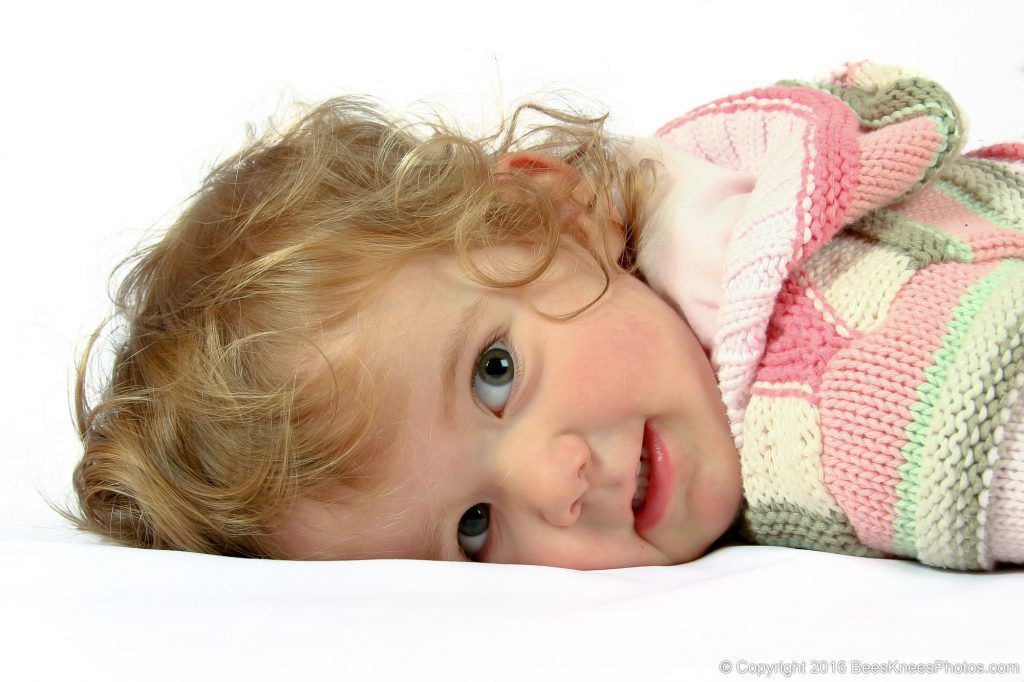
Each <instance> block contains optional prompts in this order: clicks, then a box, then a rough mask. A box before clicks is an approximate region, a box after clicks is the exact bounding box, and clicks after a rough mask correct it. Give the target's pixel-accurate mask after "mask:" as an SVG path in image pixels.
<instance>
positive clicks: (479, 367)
mask: <svg viewBox="0 0 1024 682" xmlns="http://www.w3.org/2000/svg"><path fill="white" fill-rule="evenodd" d="M515 375H516V363H515V354H514V353H513V351H512V349H511V348H509V347H508V346H506V345H505V343H504V342H502V341H497V342H494V343H490V344H489V345H488V346H487V347H486V348H485V349H484V351H483V353H481V354H480V357H479V358H478V359H477V362H476V369H475V370H474V372H473V393H474V395H476V396H477V397H478V398H479V399H480V402H482V403H483V404H484V405H486V406H487V408H488V409H490V410H491V411H492V412H494V413H495V414H496V415H497V416H499V417H500V416H501V415H502V413H503V412H504V411H505V406H506V404H507V403H508V400H509V397H510V395H511V392H512V386H513V384H514V380H515Z"/></svg>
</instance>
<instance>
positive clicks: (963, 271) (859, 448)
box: [819, 263, 998, 552]
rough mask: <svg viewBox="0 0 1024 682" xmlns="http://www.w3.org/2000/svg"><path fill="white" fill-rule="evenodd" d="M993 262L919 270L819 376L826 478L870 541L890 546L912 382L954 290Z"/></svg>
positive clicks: (949, 309)
mask: <svg viewBox="0 0 1024 682" xmlns="http://www.w3.org/2000/svg"><path fill="white" fill-rule="evenodd" d="M996 265H998V263H995V264H993V263H985V264H978V265H972V266H967V267H964V266H962V265H957V266H956V267H953V266H952V265H941V264H940V265H935V266H931V267H928V268H925V269H924V270H921V271H920V272H918V273H917V274H915V275H914V276H913V277H911V278H910V280H908V282H907V284H906V285H904V287H903V289H902V290H901V291H900V293H899V295H898V296H897V298H896V300H895V301H893V304H892V307H891V309H890V312H889V314H888V315H887V321H886V322H884V323H883V324H882V326H880V327H879V328H878V329H877V330H876V332H875V333H873V334H872V335H870V336H868V337H861V338H859V339H855V340H854V341H853V342H852V343H851V345H850V346H849V348H847V349H845V350H843V351H840V352H839V353H838V354H837V355H836V358H835V361H834V362H833V365H832V367H830V369H829V371H828V372H827V373H826V375H825V377H824V378H823V380H822V384H821V402H820V403H819V406H820V413H821V431H822V439H823V444H824V448H823V449H824V452H823V455H822V468H823V472H824V479H825V486H826V487H827V488H828V490H829V492H830V493H831V494H832V496H833V497H834V498H835V500H836V503H837V504H838V505H839V506H840V508H842V509H843V511H844V512H845V513H846V514H847V516H848V517H849V519H850V523H851V524H852V525H853V527H854V528H855V529H856V530H857V536H858V538H859V540H860V541H861V542H862V543H864V544H865V545H868V546H869V547H873V548H875V549H879V550H882V551H885V552H891V551H893V522H894V521H895V519H896V513H895V510H894V505H895V504H896V502H897V501H898V499H899V495H898V493H897V490H896V486H897V485H898V484H899V482H900V473H899V469H900V467H901V466H902V465H903V464H904V463H905V461H906V459H905V457H904V449H905V448H906V447H907V443H908V440H907V435H908V431H907V429H908V426H910V425H911V424H912V423H913V422H914V421H915V414H914V412H913V411H912V410H911V408H912V407H914V406H915V405H918V403H920V402H921V397H920V396H919V394H918V389H919V387H920V386H921V385H922V384H924V383H925V381H926V378H927V377H926V374H925V371H926V370H927V369H928V368H929V367H932V365H933V364H934V354H935V351H936V350H938V349H939V348H940V347H941V345H942V338H943V336H944V335H945V334H946V332H947V328H948V325H949V322H950V321H951V320H952V319H953V316H954V312H955V310H956V308H957V306H958V305H959V299H960V297H961V296H962V295H963V294H964V293H965V292H966V291H967V290H968V288H970V287H971V286H972V285H974V284H975V283H977V282H978V281H979V280H981V279H982V278H983V277H984V276H985V275H987V274H988V273H989V272H990V271H991V270H993V269H994V268H995V266H996ZM918 410H920V406H919V407H918Z"/></svg>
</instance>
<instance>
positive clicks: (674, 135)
mask: <svg viewBox="0 0 1024 682" xmlns="http://www.w3.org/2000/svg"><path fill="white" fill-rule="evenodd" d="M797 131H803V133H802V135H800V136H797V137H795V138H794V134H793V133H794V132H797ZM858 134H859V122H858V120H857V117H856V115H855V114H854V112H853V110H852V109H850V108H849V107H848V106H847V105H846V104H845V103H843V102H842V101H841V100H839V99H838V98H837V97H834V96H833V95H830V94H828V93H826V92H823V91H820V90H814V89H811V88H793V87H790V88H786V87H777V88H764V89H760V90H753V91H751V92H749V93H745V94H743V95H740V96H738V97H729V98H723V99H720V100H717V101H715V102H712V103H711V104H709V105H706V106H704V107H701V108H699V109H696V110H695V111H693V112H691V113H690V114H687V115H686V116H683V117H681V118H678V119H676V120H674V121H671V122H670V123H668V124H666V125H665V126H663V127H662V128H661V129H660V130H659V131H658V132H657V135H658V136H659V137H663V138H665V140H666V141H667V142H669V143H670V144H673V145H674V146H676V147H678V148H680V149H682V150H683V151H686V152H689V153H692V154H696V155H698V156H701V157H703V158H705V159H707V160H709V161H711V162H713V163H716V164H719V165H722V166H725V167H728V168H733V169H741V170H745V171H749V172H753V173H756V174H758V175H759V178H760V180H759V182H758V186H757V188H756V189H755V191H754V192H753V193H752V195H751V199H750V204H749V205H748V212H747V215H746V216H744V218H743V219H742V220H741V221H740V223H739V224H738V225H737V228H736V230H735V232H734V242H736V243H738V244H740V245H741V248H738V249H736V250H735V252H734V253H733V254H732V255H731V256H730V258H729V260H728V261H727V263H726V264H725V269H724V273H723V274H724V281H725V282H726V284H725V288H724V290H723V292H722V305H721V308H720V313H719V320H720V323H719V328H718V329H717V330H716V332H715V336H714V340H713V343H712V365H713V366H714V367H715V370H716V372H717V373H718V378H719V383H720V386H721V389H722V398H723V402H724V403H725V405H726V409H727V412H728V416H729V422H730V424H731V425H732V430H733V437H734V439H735V441H736V445H737V447H742V443H743V415H744V412H745V410H746V406H747V402H748V401H749V390H750V386H751V385H752V384H753V383H754V378H755V375H756V372H757V366H758V362H759V361H760V359H761V355H762V350H763V348H764V341H765V334H766V328H767V326H768V320H769V318H770V316H771V314H772V310H773V308H774V303H775V297H776V295H777V293H778V291H779V289H780V288H781V287H782V283H783V281H784V280H785V279H786V276H787V274H788V269H789V267H790V266H791V267H795V266H796V265H798V264H799V263H800V262H802V261H803V260H805V259H806V258H807V257H808V256H809V255H810V254H811V253H813V252H814V251H815V250H816V249H817V248H818V247H819V246H820V245H821V244H822V243H823V242H825V241H827V240H828V239H830V238H831V237H832V235H833V234H834V233H835V232H836V231H837V230H838V229H839V228H840V227H841V226H842V222H843V217H844V216H845V214H846V212H847V208H848V206H849V202H850V197H851V194H852V188H853V186H854V185H855V184H856V177H857V175H858V168H859V163H858V157H859V150H858V147H857V136H858ZM794 139H796V140H798V144H794ZM738 150H743V151H742V152H740V151H738ZM751 292H757V294H756V296H752V295H751Z"/></svg>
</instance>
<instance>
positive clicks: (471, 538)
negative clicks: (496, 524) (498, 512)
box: [459, 502, 491, 559]
mask: <svg viewBox="0 0 1024 682" xmlns="http://www.w3.org/2000/svg"><path fill="white" fill-rule="evenodd" d="M490 525H491V507H490V505H488V504H485V503H483V502H481V503H480V504H474V505H473V506H472V507H470V508H469V509H468V510H467V511H466V513H465V514H463V515H462V518H461V519H459V547H461V548H462V551H463V552H464V553H465V554H466V556H467V557H469V558H470V559H472V558H474V557H475V556H476V555H477V554H479V553H480V551H481V550H482V549H483V548H484V545H485V544H487V528H488V527H489V526H490Z"/></svg>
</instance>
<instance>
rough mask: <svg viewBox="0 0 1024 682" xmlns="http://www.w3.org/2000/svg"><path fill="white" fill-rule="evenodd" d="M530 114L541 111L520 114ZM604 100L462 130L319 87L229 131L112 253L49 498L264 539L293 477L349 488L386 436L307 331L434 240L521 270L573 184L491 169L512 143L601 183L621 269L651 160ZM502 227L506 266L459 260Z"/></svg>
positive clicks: (368, 387)
mask: <svg viewBox="0 0 1024 682" xmlns="http://www.w3.org/2000/svg"><path fill="white" fill-rule="evenodd" d="M530 116H533V117H544V118H545V119H546V120H544V121H541V122H539V123H535V124H533V125H529V126H526V129H525V130H521V128H523V123H522V121H523V119H525V118H528V117H530ZM605 120H606V116H599V117H589V116H585V115H582V114H580V113H577V112H574V111H570V110H562V109H558V108H552V107H546V106H542V105H539V104H534V103H528V104H523V105H521V106H519V107H517V108H516V109H515V111H514V113H513V115H512V117H511V119H510V120H504V121H503V122H502V124H501V126H500V129H499V130H498V132H496V133H495V134H493V135H490V136H486V137H481V138H476V139H474V138H471V137H469V136H467V135H465V134H462V133H461V132H460V131H459V130H458V129H456V128H455V127H453V125H451V124H448V123H445V122H443V121H442V120H441V119H440V118H422V119H420V120H417V121H415V122H409V121H408V120H405V119H400V118H397V117H393V116H392V115H390V114H387V113H385V111H384V110H383V108H382V107H381V106H380V105H379V104H377V103H376V102H375V101H373V100H370V99H367V98H361V97H340V98H336V99H332V100H328V101H326V102H324V103H322V104H320V105H318V106H315V107H313V108H312V109H310V110H309V111H308V112H307V113H306V114H305V115H303V116H301V117H300V118H299V119H298V120H297V121H295V122H294V123H293V124H292V125H290V126H288V127H286V128H285V129H284V130H283V131H280V132H279V131H276V130H274V129H270V130H268V131H267V132H266V133H264V134H262V135H261V136H258V137H256V136H251V139H250V141H249V143H248V144H247V145H246V146H245V147H244V148H243V149H242V150H241V151H239V152H238V153H236V154H235V155H233V156H231V157H230V158H228V159H226V160H225V161H223V162H221V163H220V164H218V165H217V166H215V167H214V168H213V169H212V171H211V172H210V173H209V175H208V176H207V177H206V179H205V181H204V182H203V183H202V186H201V187H200V188H199V190H198V191H197V192H196V193H195V194H194V195H193V196H192V197H190V199H189V201H188V203H187V205H186V208H185V209H184V210H183V212H182V213H181V215H180V216H179V217H178V219H177V220H176V221H175V222H174V224H173V225H172V226H171V227H170V228H169V229H168V230H167V232H166V233H165V234H164V235H163V237H162V238H161V239H160V240H159V241H158V242H156V243H154V244H152V245H149V246H145V247H143V246H140V247H139V248H138V249H137V250H136V251H135V252H134V253H132V254H131V255H129V256H128V257H127V258H126V259H125V260H124V261H123V262H122V263H121V264H120V266H119V268H118V269H117V270H115V274H116V273H117V272H118V271H119V270H120V269H121V268H122V267H126V266H130V269H129V270H128V272H127V274H126V276H125V277H124V279H123V280H122V282H121V284H120V287H119V288H118V289H117V293H116V296H115V298H114V305H115V308H114V313H113V315H112V317H111V319H115V318H119V319H121V320H123V328H122V334H121V336H120V338H119V339H118V340H117V341H116V342H115V343H114V346H113V351H114V356H113V366H112V371H111V372H110V373H109V376H108V377H107V378H106V379H107V380H106V381H104V382H103V383H102V384H101V386H100V387H99V389H98V390H95V391H93V394H94V395H96V396H97V399H96V401H95V403H94V404H90V402H89V400H88V396H87V394H88V393H90V391H89V388H90V387H91V384H90V382H89V381H87V369H88V368H89V367H90V366H92V365H94V364H95V362H96V356H97V355H98V352H99V347H100V346H99V344H98V342H99V340H100V338H101V336H102V331H103V329H104V328H105V327H106V326H107V324H109V321H110V320H109V319H108V321H107V322H105V323H104V324H102V325H100V327H99V328H97V330H96V331H95V333H94V334H93V335H92V337H91V338H90V340H89V342H88V344H87V345H86V347H85V350H84V352H83V354H82V356H81V358H80V359H79V360H78V362H77V365H76V381H75V394H74V409H75V414H76V422H77V429H78V433H79V435H80V438H81V441H82V445H83V449H84V453H83V456H82V459H81V460H80V461H79V462H78V464H77V466H76V468H75V470H74V476H73V486H74V492H75V495H76V498H77V503H78V510H73V511H72V510H62V509H57V511H58V512H59V513H61V514H62V515H63V516H64V517H65V518H67V519H68V520H70V521H71V522H72V523H74V524H75V525H76V527H77V528H79V529H80V530H84V531H88V532H92V533H97V534H100V535H102V536H105V537H107V538H110V539H112V540H114V541H116V542H118V543H121V544H124V545H128V546H133V547H150V548H166V549H179V550H187V551H195V552H205V553H213V554H224V555H232V556H252V557H273V556H275V550H274V542H273V538H272V537H271V533H270V532H269V531H268V528H270V527H271V525H272V522H273V519H274V518H275V516H276V515H277V514H278V513H279V512H280V511H281V510H282V509H284V508H286V507H287V506H288V505H290V504H291V503H292V502H293V501H294V500H295V499H296V498H297V497H298V496H299V495H305V494H310V493H311V492H313V491H316V490H317V489H319V488H321V487H322V486H325V485H327V484H329V483H330V482H332V481H335V482H336V481H341V482H344V483H346V484H347V485H350V486H353V487H355V488H357V489H365V490H371V489H372V487H373V482H372V479H371V478H370V477H368V476H365V475H364V474H363V468H362V465H363V464H364V463H365V462H366V461H367V459H368V458H370V457H372V456H373V455H374V454H375V453H379V452H381V451H382V450H384V449H386V447H387V444H388V442H389V433H388V432H387V431H386V430H385V429H383V428H380V427H378V426H375V425H374V420H373V415H374V413H375V411H376V409H377V406H378V404H379V403H378V400H379V396H378V394H377V392H376V391H375V387H374V377H373V375H372V372H371V371H370V370H369V369H367V366H366V364H365V363H364V362H361V361H360V358H361V357H362V356H361V353H360V351H359V350H352V352H350V353H348V354H347V355H345V356H342V357H338V354H337V353H334V354H332V353H329V352H327V351H325V350H324V349H323V342H324V341H325V339H327V334H329V332H330V331H331V330H334V329H339V328H341V327H342V326H344V325H345V324H348V323H350V322H351V321H352V320H353V317H354V316H356V315H357V313H358V311H359V310H360V308H361V307H362V306H363V305H364V304H365V303H366V302H367V301H368V299H369V298H370V297H371V296H372V294H373V291H374V290H375V287H377V286H378V285H380V284H382V283H383V282H385V281H386V279H387V277H388V275H389V274H390V273H393V272H394V271H395V270H396V269H398V268H400V267H401V266H402V265H403V264H404V263H406V262H408V261H409V260H410V259H412V258H414V257H416V256H418V255H421V254H424V253H428V252H447V253H454V254H456V255H457V256H458V259H459V262H460V264H461V266H462V267H463V268H464V270H465V272H466V273H467V274H468V275H469V276H471V277H472V278H473V279H474V280H475V281H477V282H479V283H480V284H482V285H485V286H490V287H517V286H523V285H525V284H528V283H529V282H532V281H534V280H535V279H536V278H538V277H539V276H541V275H542V274H543V273H544V271H545V270H546V269H547V267H548V266H549V265H550V264H551V262H552V261H553V259H554V258H555V257H556V255H557V250H558V248H559V238H560V235H561V234H562V233H563V231H564V229H565V226H564V225H559V224H558V219H557V216H556V213H555V210H554V205H555V203H556V202H557V201H558V200H559V199H560V198H561V197H562V196H565V195H568V194H569V193H572V192H573V191H574V190H577V189H578V187H564V188H554V189H552V188H547V187H545V186H543V184H541V183H538V182H535V181H533V180H532V179H531V178H530V177H529V175H528V174H526V173H517V172H510V173H495V172H494V171H493V167H494V161H495V160H496V159H497V158H499V157H500V156H501V155H503V154H506V153H509V152H512V151H519V150H530V151H540V152H543V153H546V154H549V155H552V156H554V157H556V158H559V159H562V160H564V161H565V162H566V163H568V164H570V165H571V166H572V167H573V168H574V169H576V171H577V172H578V177H579V179H580V182H582V183H583V184H584V186H585V189H586V194H587V195H589V196H591V197H592V201H591V202H590V203H589V204H588V205H587V206H586V207H585V209H586V210H587V211H588V212H589V213H590V214H591V215H593V216H594V217H595V220H596V222H597V224H599V225H606V224H609V223H610V219H611V212H612V203H613V199H612V197H613V196H618V197H619V199H620V201H621V205H622V208H623V209H624V210H623V211H622V222H621V228H622V229H623V231H624V235H625V238H626V249H625V251H624V252H623V254H622V257H621V259H620V260H619V261H618V262H614V263H613V262H609V258H608V256H607V254H605V253H602V252H601V251H600V250H599V249H596V248H593V247H592V246H589V245H588V248H589V249H590V250H591V254H592V255H593V256H594V258H595V259H597V261H598V262H599V263H600V264H601V267H602V268H603V269H604V270H605V274H606V276H607V274H608V268H609V267H620V268H623V269H625V270H627V271H629V272H635V270H636V266H635V262H634V257H633V256H634V253H635V245H636V243H637V238H638V235H639V230H640V226H641V225H642V224H643V207H644V205H645V201H646V199H647V197H648V196H649V195H650V193H651V191H652V190H653V185H654V181H655V169H654V166H653V164H652V163H651V162H649V161H641V162H638V163H631V164H630V163H625V162H624V161H622V160H621V158H623V157H620V156H619V155H617V154H616V149H617V145H619V144H621V143H622V141H619V140H616V139H614V138H612V137H611V136H609V135H608V134H607V133H606V132H605V130H604V123H605ZM562 193H564V194H562ZM510 243H518V244H531V245H534V246H535V247H536V248H535V253H536V254H537V258H536V262H535V263H533V264H532V265H531V266H530V267H528V268H526V269H525V271H523V272H518V273H512V276H511V277H509V278H497V277H495V276H493V275H491V274H488V273H484V272H482V271H481V270H480V269H479V268H478V267H477V266H476V264H475V263H474V262H473V258H472V253H473V251H474V250H476V249H479V248H481V247H486V246H493V245H499V244H510ZM112 278H113V276H112ZM112 281H113V279H112ZM578 312H580V311H577V313H578ZM577 313H574V314H577ZM357 347H358V346H357Z"/></svg>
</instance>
